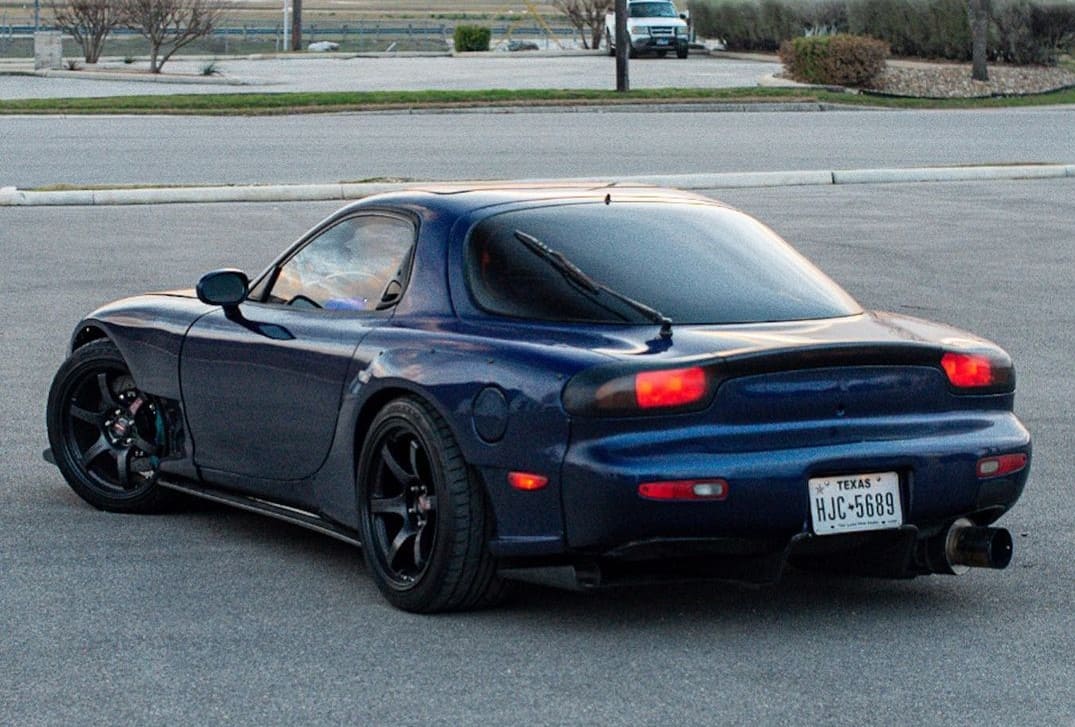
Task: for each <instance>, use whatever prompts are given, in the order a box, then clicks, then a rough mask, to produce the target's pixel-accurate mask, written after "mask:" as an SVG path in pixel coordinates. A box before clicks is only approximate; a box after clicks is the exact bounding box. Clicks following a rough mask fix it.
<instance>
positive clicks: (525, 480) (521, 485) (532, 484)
mask: <svg viewBox="0 0 1075 727" xmlns="http://www.w3.org/2000/svg"><path fill="white" fill-rule="evenodd" d="M508 484H509V485H511V486H512V487H514V488H515V489H516V490H523V491H524V492H530V491H533V490H540V489H541V488H542V487H544V486H545V485H547V484H549V478H548V477H545V476H544V475H535V474H532V473H530V472H509V473H508Z"/></svg>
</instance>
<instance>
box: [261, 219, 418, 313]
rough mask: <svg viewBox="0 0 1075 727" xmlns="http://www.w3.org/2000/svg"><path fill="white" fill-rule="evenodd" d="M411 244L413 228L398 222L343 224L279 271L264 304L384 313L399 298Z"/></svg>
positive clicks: (309, 245) (353, 222)
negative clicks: (382, 311) (383, 309)
mask: <svg viewBox="0 0 1075 727" xmlns="http://www.w3.org/2000/svg"><path fill="white" fill-rule="evenodd" d="M414 239H415V229H414V225H413V224H411V223H410V222H408V221H407V220H404V219H402V218H399V217H390V216H387V215H362V216H358V217H351V218H348V219H346V220H343V221H342V222H339V223H337V224H335V225H333V226H332V227H330V228H329V229H327V230H325V231H324V232H322V233H321V234H320V235H318V236H317V237H315V238H314V239H312V240H310V241H309V242H308V243H306V245H304V246H303V247H302V249H301V250H299V251H298V252H297V253H295V254H294V255H292V256H291V257H290V258H289V259H288V260H287V262H285V263H284V264H283V266H281V267H280V269H279V271H278V272H277V274H276V277H275V280H273V282H272V287H271V288H270V289H269V292H268V294H267V295H266V297H265V302H266V303H277V304H280V305H290V306H295V307H304V308H324V309H326V310H366V311H372V310H377V309H378V308H386V307H389V306H390V305H391V304H392V303H395V302H396V300H398V299H399V296H400V294H401V293H402V290H403V288H402V284H403V276H404V275H405V271H404V270H403V268H404V266H405V265H406V263H407V260H408V253H409V252H410V250H411V248H412V247H413V246H414Z"/></svg>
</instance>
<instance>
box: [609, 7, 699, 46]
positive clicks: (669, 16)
mask: <svg viewBox="0 0 1075 727" xmlns="http://www.w3.org/2000/svg"><path fill="white" fill-rule="evenodd" d="M627 34H628V35H629V36H630V38H631V44H630V46H629V47H628V49H627V53H628V55H629V56H631V58H634V57H636V56H638V55H641V54H642V53H656V54H657V55H658V56H660V57H662V58H663V57H664V56H665V54H667V53H668V51H670V50H674V51H675V52H676V57H678V58H686V57H687V53H688V44H689V42H690V38H689V31H688V29H687V23H686V20H685V16H683V15H680V14H679V13H678V12H677V11H676V6H675V5H673V4H672V3H671V2H670V0H627ZM605 45H606V47H607V48H608V54H609V55H610V56H614V55H616V14H615V13H614V12H612V11H609V13H608V14H607V15H605Z"/></svg>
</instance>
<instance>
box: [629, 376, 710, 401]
mask: <svg viewBox="0 0 1075 727" xmlns="http://www.w3.org/2000/svg"><path fill="white" fill-rule="evenodd" d="M707 390H708V386H707V385H706V380H705V369H703V368H702V367H701V366H692V367H690V368H686V369H667V370H665V371H643V372H641V373H639V374H636V375H635V397H636V398H637V399H638V406H639V407H640V408H642V409H655V408H662V409H663V408H667V407H676V406H683V405H685V404H693V403H694V402H696V401H698V400H699V399H701V398H702V397H703V396H705V395H706V392H707Z"/></svg>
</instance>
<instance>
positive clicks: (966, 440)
mask: <svg viewBox="0 0 1075 727" xmlns="http://www.w3.org/2000/svg"><path fill="white" fill-rule="evenodd" d="M800 325H801V327H802V328H803V329H804V331H805V329H807V328H809V327H810V326H811V325H812V324H810V323H803V324H800ZM785 330H786V329H785ZM890 330H893V329H891V328H890ZM893 338H896V337H895V336H893ZM636 358H637V357H636ZM564 396H565V406H566V407H567V408H568V410H569V412H571V414H572V424H571V432H572V434H571V443H570V446H569V448H568V451H567V456H566V459H565V464H564V469H563V473H562V481H563V501H564V511H565V525H566V535H567V542H568V545H569V546H570V548H571V549H572V550H574V551H576V552H579V553H587V554H590V555H592V556H594V559H595V562H599V561H603V562H604V564H605V566H606V568H608V567H609V566H611V571H610V572H632V571H639V572H646V573H649V574H650V575H660V574H661V573H662V572H667V571H668V568H669V565H670V564H671V570H672V572H678V571H680V570H682V569H683V568H688V567H694V568H695V570H697V572H698V573H699V574H710V575H717V576H721V575H727V576H728V577H735V578H742V579H746V580H755V579H756V580H771V579H774V578H775V577H776V576H777V575H778V574H779V572H780V569H781V568H782V566H783V564H784V563H785V562H786V561H787V560H788V559H794V560H798V561H800V562H809V563H815V564H820V565H828V566H830V567H834V568H842V569H845V570H847V569H849V570H856V571H860V572H866V573H872V574H877V575H890V576H911V575H915V574H917V573H925V572H935V571H936V572H953V571H954V570H958V569H959V568H958V566H960V565H962V563H961V562H958V561H961V560H965V559H966V558H969V557H970V556H969V555H961V554H960V553H946V552H944V550H945V547H946V546H945V545H944V544H941V545H937V543H936V541H938V540H942V541H946V540H947V539H948V538H949V537H950V533H949V530H950V529H951V528H952V527H953V525H956V526H957V528H967V527H980V526H985V525H988V524H990V523H992V522H993V521H995V520H996V519H997V518H998V517H1000V515H1002V514H1003V513H1004V512H1005V511H1006V510H1007V509H1008V508H1010V507H1011V506H1012V505H1013V504H1014V503H1015V501H1016V500H1017V499H1018V497H1019V495H1020V494H1021V492H1022V490H1023V487H1024V484H1025V482H1026V478H1027V474H1028V467H1029V458H1030V437H1029V434H1028V433H1027V431H1026V429H1025V428H1024V427H1023V426H1022V424H1021V423H1020V422H1019V421H1018V419H1017V418H1016V417H1015V415H1014V414H1013V412H1012V404H1013V399H1014V374H1013V372H1012V367H1011V362H1010V360H1009V359H1008V357H1007V356H1006V355H1005V354H1004V353H1003V352H1002V351H1001V350H1000V349H998V348H995V347H992V346H989V345H988V344H985V343H984V342H980V341H976V342H975V343H974V344H973V346H972V347H971V348H969V349H966V350H964V349H960V348H958V347H955V346H951V347H949V348H945V347H944V345H942V344H938V343H927V342H901V341H898V340H881V339H878V340H876V341H873V342H870V343H861V342H852V341H844V342H828V343H826V342H822V341H816V342H814V343H809V344H803V345H800V346H798V347H788V348H775V349H770V348H767V347H766V346H765V345H762V346H756V348H755V350H751V351H747V352H743V353H736V354H732V355H728V356H721V357H718V358H716V359H714V360H712V361H706V360H705V359H702V360H695V361H694V362H692V363H690V364H689V365H672V366H669V365H668V364H667V363H665V364H657V365H655V366H650V365H645V366H642V367H638V364H637V361H632V362H631V363H628V364H626V365H612V366H609V367H605V369H604V370H601V371H596V370H591V371H589V372H584V374H581V375H579V376H577V377H576V378H575V379H573V380H572V381H571V382H569V383H568V385H567V387H566V389H565V395H564ZM964 534H966V533H964ZM976 534H977V535H978V536H981V537H985V536H986V535H990V537H996V538H999V539H1000V540H999V541H996V542H993V541H991V542H990V546H991V547H994V548H995V549H996V550H997V553H996V554H990V555H988V558H986V559H987V560H988V561H989V562H987V563H975V564H984V565H992V566H994V567H1002V566H1003V565H1006V564H1007V561H1006V560H1005V554H1004V552H1003V551H1004V550H1005V546H1004V542H1003V540H1004V537H1005V535H1004V534H989V533H976ZM938 547H939V548H940V550H941V552H940V553H935V552H932V551H936V550H937V549H938ZM953 547H954V546H953ZM931 549H932V551H931ZM1007 553H1008V555H1009V557H1010V541H1009V542H1008V544H1007ZM743 556H747V558H746V561H747V562H751V558H753V561H755V562H753V565H752V567H751V569H750V572H747V573H743V572H742V571H743V563H744V558H743ZM629 566H630V567H629ZM953 566H955V567H953Z"/></svg>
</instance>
